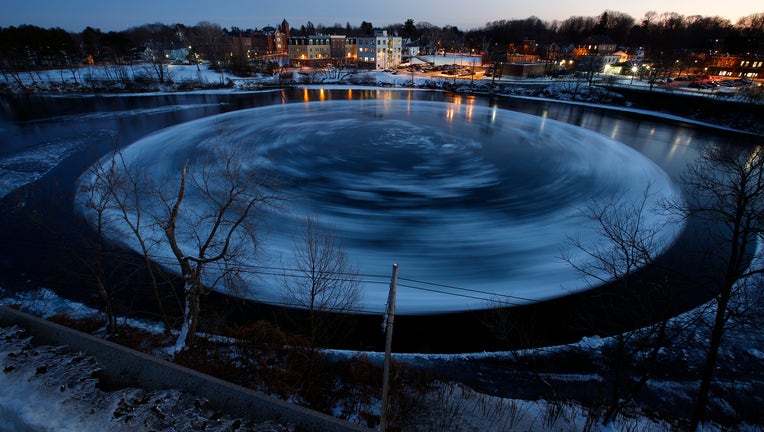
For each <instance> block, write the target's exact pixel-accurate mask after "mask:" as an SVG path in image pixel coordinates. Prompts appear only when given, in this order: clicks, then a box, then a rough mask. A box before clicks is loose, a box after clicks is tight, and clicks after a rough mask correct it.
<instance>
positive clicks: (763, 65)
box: [706, 55, 764, 80]
mask: <svg viewBox="0 0 764 432" xmlns="http://www.w3.org/2000/svg"><path fill="white" fill-rule="evenodd" d="M706 71H707V74H708V75H712V76H721V77H727V78H730V79H732V78H735V79H739V78H746V79H751V80H754V79H764V58H762V57H759V56H755V55H754V56H735V55H719V56H712V57H711V58H709V59H708V62H707V63H706Z"/></svg>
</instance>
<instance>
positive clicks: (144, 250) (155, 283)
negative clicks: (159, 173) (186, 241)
mask: <svg viewBox="0 0 764 432" xmlns="http://www.w3.org/2000/svg"><path fill="white" fill-rule="evenodd" d="M90 174H91V175H92V176H93V177H94V181H93V182H92V183H91V185H92V186H93V187H95V188H97V190H98V193H99V194H100V195H101V197H100V199H101V200H105V203H104V204H106V205H107V206H108V210H110V211H111V212H113V213H115V218H117V219H119V220H120V221H121V222H122V224H121V225H123V226H126V227H127V228H128V229H129V231H130V233H129V234H130V235H131V237H132V238H133V239H134V240H135V241H136V242H137V244H138V246H139V248H140V252H141V254H142V255H143V259H144V262H145V267H146V272H147V274H148V277H149V284H150V286H151V290H152V293H153V295H154V301H155V302H156V306H157V310H158V312H159V314H160V317H161V319H162V322H163V323H164V326H165V330H166V331H168V332H169V331H170V329H171V324H170V321H169V318H168V316H167V313H166V312H165V308H164V302H163V299H162V296H161V295H160V289H159V277H158V274H157V271H156V269H155V265H154V263H153V262H152V261H151V256H152V255H153V253H154V251H153V248H154V247H155V246H156V244H155V243H156V242H155V241H153V240H152V239H151V238H150V237H147V236H146V235H145V233H146V232H148V231H149V230H150V229H151V226H150V225H151V224H152V220H151V218H149V217H148V216H146V215H144V212H143V205H142V197H143V196H144V195H145V194H146V192H147V190H146V188H147V183H146V181H145V179H143V178H142V177H141V176H140V170H139V169H138V167H136V166H135V165H130V164H128V162H127V161H126V160H125V158H124V156H123V154H122V152H121V151H120V150H116V151H115V152H114V154H113V155H112V157H111V158H104V159H102V160H100V161H98V162H96V163H95V164H94V165H93V166H92V167H91V168H90ZM90 201H92V200H88V202H90ZM104 210H106V208H105V209H104ZM147 219H148V220H147ZM99 235H100V233H99Z"/></svg>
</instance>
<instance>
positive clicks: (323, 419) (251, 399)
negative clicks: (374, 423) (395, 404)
mask: <svg viewBox="0 0 764 432" xmlns="http://www.w3.org/2000/svg"><path fill="white" fill-rule="evenodd" d="M0 323H2V324H7V325H18V326H19V327H21V328H24V329H25V330H26V331H27V332H29V334H30V335H31V336H33V339H32V341H33V342H34V343H36V344H46V345H61V346H64V348H65V349H66V350H70V351H74V352H84V353H87V354H88V355H91V356H93V357H94V358H95V359H96V360H97V361H98V363H99V364H100V365H101V366H102V367H103V368H104V370H103V375H105V377H106V378H107V379H108V380H109V383H110V384H115V385H123V386H125V387H137V388H144V389H149V390H163V389H179V390H184V391H187V392H189V393H192V394H194V395H196V396H198V397H203V398H205V399H207V400H208V402H209V404H210V406H211V407H213V408H215V409H218V410H221V411H224V412H226V413H230V414H231V415H234V416H237V417H242V418H248V419H251V420H253V421H256V422H262V421H266V420H272V421H276V422H279V423H282V424H291V425H295V426H296V429H297V430H300V431H316V432H318V431H330V432H362V431H369V430H370V429H366V428H363V427H361V426H358V425H355V424H352V423H349V422H346V421H343V420H340V419H337V418H335V417H332V416H329V415H326V414H323V413H320V412H318V411H313V410H310V409H307V408H304V407H301V406H299V405H294V404H290V403H287V402H284V401H282V400H280V399H276V398H272V397H270V396H268V395H266V394H263V393H260V392H256V391H253V390H249V389H246V388H244V387H240V386H237V385H234V384H231V383H229V382H227V381H223V380H221V379H218V378H215V377H211V376H209V375H205V374H202V373H199V372H196V371H194V370H191V369H188V368H185V367H182V366H178V365H176V364H174V363H170V362H168V361H166V360H162V359H158V358H156V357H152V356H150V355H148V354H145V353H142V352H139V351H135V350H133V349H130V348H126V347H123V346H121V345H117V344H115V343H113V342H109V341H105V340H103V339H99V338H97V337H94V336H91V335H89V334H86V333H82V332H79V331H77V330H73V329H70V328H68V327H64V326H62V325H59V324H56V323H52V322H50V321H46V320H43V319H40V318H38V317H35V316H32V315H29V314H26V313H23V312H20V311H17V310H15V309H11V308H8V307H5V306H0Z"/></svg>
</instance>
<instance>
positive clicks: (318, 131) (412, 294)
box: [79, 100, 683, 314]
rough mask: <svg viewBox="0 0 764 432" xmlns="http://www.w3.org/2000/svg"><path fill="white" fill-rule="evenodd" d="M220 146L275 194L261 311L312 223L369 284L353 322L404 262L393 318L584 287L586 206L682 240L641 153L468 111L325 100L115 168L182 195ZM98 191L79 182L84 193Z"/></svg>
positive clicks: (530, 121)
mask: <svg viewBox="0 0 764 432" xmlns="http://www.w3.org/2000/svg"><path fill="white" fill-rule="evenodd" d="M221 147H225V148H233V147H235V148H236V151H237V154H238V158H239V159H238V160H239V161H241V162H242V163H243V166H244V167H245V169H247V170H252V172H255V173H257V174H258V177H261V178H268V179H272V180H273V184H274V185H277V186H273V187H274V190H273V193H275V194H277V195H279V196H281V197H284V198H285V201H284V203H283V204H282V205H281V206H279V209H278V210H275V209H271V210H268V211H267V212H258V215H257V216H258V220H260V221H261V223H260V225H259V226H258V241H259V244H260V246H261V248H260V253H258V254H257V255H256V256H251V257H247V260H249V261H248V262H246V263H245V266H244V267H243V268H244V269H245V270H247V271H246V272H245V273H244V280H245V282H246V289H245V290H243V291H241V292H239V293H238V295H241V296H244V297H251V298H253V299H257V300H262V301H267V302H275V303H280V302H283V300H284V297H283V290H282V286H283V283H282V281H281V277H280V276H279V274H280V273H283V272H285V271H288V270H289V269H290V268H293V266H294V265H295V264H294V261H293V251H294V249H295V247H296V246H295V242H294V239H295V237H296V236H299V232H300V230H301V228H300V226H301V221H302V219H304V217H305V215H306V213H307V212H309V213H310V214H311V215H313V216H314V217H316V218H317V219H318V220H319V221H320V223H321V224H324V225H326V226H330V225H331V226H333V227H335V228H336V231H337V233H338V240H341V241H342V243H343V245H344V247H345V250H346V251H347V253H348V255H349V257H350V258H351V260H352V261H353V262H354V263H356V264H357V265H358V268H359V270H360V273H361V274H362V275H364V276H363V277H361V279H362V280H364V294H363V304H362V305H361V307H360V309H362V310H364V311H369V312H381V311H383V310H384V306H385V302H386V299H387V284H386V282H385V277H386V276H387V275H389V273H390V268H391V266H392V264H393V263H397V264H399V266H400V276H401V278H403V279H404V280H403V282H402V283H401V284H400V287H399V291H398V300H397V307H398V312H399V313H405V314H417V313H438V312H445V311H459V310H469V309H476V308H486V307H495V306H497V305H507V304H523V303H528V302H533V301H543V300H546V299H551V298H555V297H559V296H563V295H567V294H569V293H571V292H575V291H577V290H582V289H588V288H590V287H591V286H592V284H591V281H587V280H584V279H582V278H581V275H580V274H579V272H577V271H576V270H575V269H574V268H573V267H572V266H571V265H570V263H569V262H567V261H570V260H573V261H575V262H578V263H585V262H586V260H587V259H588V258H587V256H586V254H585V253H583V252H582V251H580V250H577V249H576V248H572V247H570V241H571V239H577V241H579V242H581V243H582V244H584V245H588V247H591V248H595V247H599V245H601V244H602V242H603V239H601V238H599V236H598V234H597V231H596V229H594V228H595V227H594V226H593V225H592V221H591V220H590V218H587V217H586V216H585V215H584V214H583V212H582V210H583V209H585V208H586V207H587V206H589V205H590V204H591V203H597V202H607V201H608V200H610V201H613V200H615V201H614V202H613V203H612V204H613V205H614V207H616V208H619V207H623V208H627V207H629V203H633V202H635V201H638V200H640V199H642V197H643V196H644V193H645V191H646V190H648V189H649V191H650V194H649V197H648V199H647V202H646V206H645V208H646V210H645V212H644V213H645V214H644V215H643V216H644V217H645V218H646V220H645V221H644V223H645V224H646V226H650V227H659V231H658V235H657V236H656V242H655V250H654V251H653V253H654V254H659V253H660V252H661V251H663V250H664V249H665V248H667V247H668V246H669V245H670V244H671V243H672V242H673V240H674V239H675V237H676V236H677V235H678V234H679V232H681V230H682V227H683V226H682V224H681V223H678V222H675V221H671V220H669V219H668V217H667V216H665V215H663V214H662V213H661V212H660V211H658V207H659V203H660V202H662V201H663V200H666V199H673V198H675V197H677V196H679V191H678V188H677V187H676V185H675V184H674V183H673V182H672V180H671V179H670V178H669V176H668V175H667V174H666V173H665V172H664V171H663V170H662V169H661V168H660V167H658V166H657V165H656V164H654V163H653V162H652V161H650V160H649V159H648V158H646V157H644V156H643V155H641V154H640V153H639V152H637V151H635V150H633V149H632V148H630V147H628V146H626V145H624V144H622V143H619V142H616V141H613V140H611V139H609V138H606V137H604V136H602V135H599V134H597V133H594V132H592V131H589V130H587V129H583V128H579V127H576V126H572V125H569V124H566V123H562V122H557V121H554V120H549V119H545V118H541V117H535V116H530V115H526V114H521V113H517V112H513V111H508V110H501V109H497V108H489V107H478V106H472V105H469V104H452V103H437V102H421V101H390V100H360V101H325V102H312V103H299V104H283V105H276V106H269V107H263V108H254V109H248V110H242V111H236V112H232V113H226V114H221V115H216V116H212V117H208V118H204V119H201V120H197V121H193V122H189V123H185V124H181V125H177V126H174V127H171V128H168V129H165V130H163V131H160V132H158V133H155V134H153V135H150V136H148V137H145V138H144V139H141V140H140V141H138V142H135V143H133V144H132V145H130V146H128V147H127V148H125V149H124V150H123V151H122V156H121V157H122V158H123V159H124V160H125V161H126V163H125V164H117V166H116V169H122V168H123V167H124V166H132V167H134V168H132V169H135V170H139V171H140V177H141V178H144V179H147V181H148V183H149V187H147V188H146V190H149V189H152V186H154V187H153V189H158V188H160V186H164V187H167V185H177V184H178V183H179V179H180V172H181V169H182V166H183V164H184V163H185V161H188V162H189V169H190V170H192V171H193V170H197V172H198V171H199V170H201V169H202V168H208V169H209V168H211V167H214V166H215V163H214V154H215V151H216V149H220V148H221ZM213 169H214V168H213ZM93 182H94V177H93V176H92V175H91V174H90V173H85V174H83V176H82V177H81V179H80V188H79V189H80V190H81V191H82V190H85V189H87V188H86V187H85V186H87V185H88V184H92V183H93ZM190 193H192V194H193V191H191V192H190ZM188 202H189V203H190V202H193V203H194V204H193V208H190V207H186V208H185V216H186V219H185V220H184V222H185V223H194V222H193V220H192V217H193V215H201V214H204V212H205V211H206V210H207V209H206V208H205V206H206V204H205V203H204V201H203V200H193V199H189V200H188ZM141 203H142V204H141V205H142V207H143V208H144V212H145V213H151V212H155V211H160V210H161V209H162V207H163V206H162V203H161V202H160V201H159V198H158V195H157V194H152V193H148V192H146V193H145V194H144V196H141ZM80 210H81V211H85V213H86V214H89V215H90V216H89V217H90V218H91V219H92V218H93V214H92V211H89V210H87V209H82V208H80ZM109 220H110V222H109V223H110V225H109V227H108V231H107V232H109V233H110V234H109V235H110V236H111V237H112V238H114V239H119V240H121V241H122V242H124V243H125V244H126V245H127V246H128V247H132V248H135V249H137V244H136V243H135V242H134V241H132V240H131V239H130V233H129V230H127V229H126V227H125V225H124V221H120V218H118V217H115V218H111V219H109ZM144 220H145V219H144ZM144 229H145V235H146V236H147V237H153V238H154V240H155V242H156V243H157V244H158V245H160V246H159V247H157V248H155V249H154V250H153V251H152V254H154V256H153V258H155V259H156V260H157V261H159V262H163V263H168V265H169V263H171V262H172V260H173V258H172V254H171V252H170V250H169V248H168V247H162V246H161V245H162V244H164V242H163V240H162V232H161V230H159V229H157V228H156V227H153V228H152V227H150V226H146V227H145V228H144ZM563 255H565V256H567V257H568V260H567V261H566V260H564V259H562V256H563ZM170 267H172V266H170Z"/></svg>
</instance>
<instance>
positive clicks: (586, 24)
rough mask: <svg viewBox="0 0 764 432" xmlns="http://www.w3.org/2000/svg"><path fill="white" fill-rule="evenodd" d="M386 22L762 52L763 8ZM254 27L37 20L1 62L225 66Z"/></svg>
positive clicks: (7, 35)
mask: <svg viewBox="0 0 764 432" xmlns="http://www.w3.org/2000/svg"><path fill="white" fill-rule="evenodd" d="M383 29H384V30H388V31H389V32H391V33H393V34H397V35H399V36H403V37H406V38H410V39H411V40H421V41H422V42H424V43H425V44H427V46H429V47H430V48H438V49H445V50H448V51H474V52H485V51H487V50H488V49H489V48H490V47H491V46H499V47H506V46H509V45H512V44H515V45H516V46H522V43H523V41H526V40H533V41H535V42H536V43H537V44H538V45H539V46H541V47H546V46H551V45H553V44H554V45H557V46H568V45H571V44H573V45H575V44H577V43H580V42H582V41H583V40H585V39H586V38H587V37H589V36H593V35H601V36H607V37H609V38H610V39H612V40H613V41H614V42H615V43H617V44H618V45H619V46H621V47H625V48H643V49H644V50H645V51H646V52H647V53H648V55H649V54H650V53H666V54H668V53H672V52H676V51H677V50H683V51H685V52H686V51H695V52H706V53H708V52H717V53H731V54H764V12H761V13H755V14H752V15H749V16H746V17H743V18H741V19H739V20H738V21H737V22H736V23H732V22H730V21H729V20H727V19H725V18H721V17H703V16H697V15H696V16H683V15H679V14H677V13H662V14H657V13H655V12H648V13H647V14H645V16H644V17H642V18H641V19H640V20H636V19H634V18H633V17H631V16H629V15H627V14H625V13H621V12H617V11H605V12H603V13H602V14H601V15H599V16H597V17H583V16H573V17H570V18H568V19H566V20H563V21H542V20H540V19H539V18H536V17H529V18H526V19H514V20H499V21H494V22H490V23H487V24H486V25H485V26H483V27H481V28H477V29H472V30H468V31H464V30H460V29H459V28H457V27H455V26H451V25H445V26H443V27H439V26H436V25H433V24H431V23H428V22H418V23H415V22H414V20H412V19H409V20H407V21H406V22H405V23H402V24H394V25H389V26H387V27H384V28H383ZM373 30H374V26H373V25H372V24H371V23H369V22H366V21H364V22H362V23H361V24H360V25H359V26H352V25H351V24H350V23H346V24H345V25H342V24H339V23H337V24H334V25H332V26H325V25H322V24H318V25H314V24H313V23H311V22H308V23H307V24H305V25H301V26H299V27H297V26H295V27H294V28H293V29H292V31H291V34H292V35H293V36H294V35H301V36H306V35H313V34H339V35H349V36H354V35H367V34H371V33H372V32H373ZM252 31H254V30H253V29H246V30H242V29H239V28H235V27H233V28H231V29H226V28H223V27H221V26H220V25H218V24H214V23H209V22H201V23H198V24H196V25H194V26H186V25H183V24H174V25H167V24H161V23H155V24H145V25H142V26H138V27H132V28H129V29H127V30H124V31H119V32H115V31H110V32H103V31H101V30H99V29H97V28H92V27H87V28H86V29H85V30H83V31H82V32H80V33H70V32H67V31H65V30H62V29H60V28H51V29H44V28H40V27H36V26H32V25H21V26H18V27H6V28H0V68H3V70H9V69H13V70H24V69H35V68H43V67H68V66H78V65H81V64H87V63H102V62H108V63H114V64H122V63H129V62H132V61H136V60H139V59H141V58H142V56H143V58H144V59H145V53H146V52H147V50H148V51H150V52H154V53H157V54H159V55H162V54H163V53H164V52H166V51H168V50H177V49H180V48H186V49H189V48H190V49H189V56H190V57H193V58H197V57H198V58H201V59H204V60H207V61H209V62H210V64H212V65H222V64H225V63H226V62H227V61H228V60H229V59H227V58H226V53H230V40H231V37H232V36H235V35H237V34H241V33H242V32H252ZM540 54H542V55H543V54H544V53H543V52H541V53H540ZM162 57H163V55H162ZM190 60H192V58H190Z"/></svg>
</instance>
